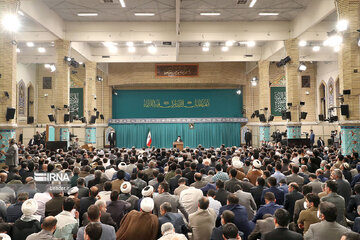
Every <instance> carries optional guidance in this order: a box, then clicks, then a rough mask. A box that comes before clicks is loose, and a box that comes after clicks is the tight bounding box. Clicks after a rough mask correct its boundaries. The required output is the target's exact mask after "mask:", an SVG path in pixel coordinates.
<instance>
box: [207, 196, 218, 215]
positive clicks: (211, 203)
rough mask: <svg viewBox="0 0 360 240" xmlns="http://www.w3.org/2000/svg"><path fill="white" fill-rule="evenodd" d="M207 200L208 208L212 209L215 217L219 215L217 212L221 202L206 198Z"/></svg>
mask: <svg viewBox="0 0 360 240" xmlns="http://www.w3.org/2000/svg"><path fill="white" fill-rule="evenodd" d="M208 199H209V208H212V209H214V211H215V213H216V216H217V215H219V211H220V208H221V202H219V201H218V200H215V199H213V198H212V197H208Z"/></svg>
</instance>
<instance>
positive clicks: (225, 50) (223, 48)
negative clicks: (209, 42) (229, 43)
mask: <svg viewBox="0 0 360 240" xmlns="http://www.w3.org/2000/svg"><path fill="white" fill-rule="evenodd" d="M221 51H223V52H227V51H229V47H226V46H223V47H222V48H221Z"/></svg>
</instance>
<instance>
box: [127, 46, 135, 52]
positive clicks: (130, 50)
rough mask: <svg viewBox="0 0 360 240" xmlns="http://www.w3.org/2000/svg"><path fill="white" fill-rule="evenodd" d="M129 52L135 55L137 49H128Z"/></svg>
mask: <svg viewBox="0 0 360 240" xmlns="http://www.w3.org/2000/svg"><path fill="white" fill-rule="evenodd" d="M128 52H129V53H134V52H136V48H135V47H128Z"/></svg>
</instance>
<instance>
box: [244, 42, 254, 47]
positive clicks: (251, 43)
mask: <svg viewBox="0 0 360 240" xmlns="http://www.w3.org/2000/svg"><path fill="white" fill-rule="evenodd" d="M246 44H247V46H248V47H255V45H256V42H255V41H248V42H247V43H246Z"/></svg>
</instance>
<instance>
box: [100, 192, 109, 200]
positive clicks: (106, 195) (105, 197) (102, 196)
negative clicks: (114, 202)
mask: <svg viewBox="0 0 360 240" xmlns="http://www.w3.org/2000/svg"><path fill="white" fill-rule="evenodd" d="M110 195H111V191H101V192H99V197H100V199H101V200H104V201H105V202H108V201H111V199H110Z"/></svg>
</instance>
